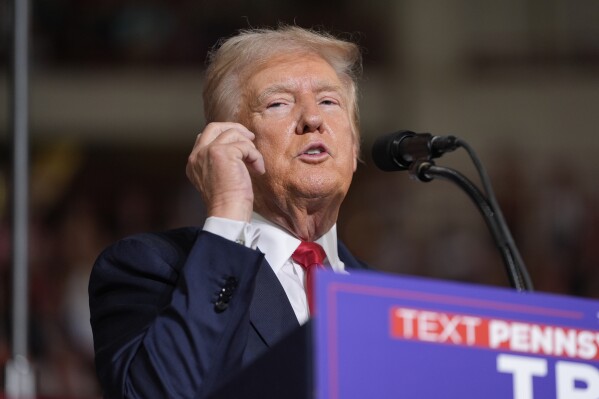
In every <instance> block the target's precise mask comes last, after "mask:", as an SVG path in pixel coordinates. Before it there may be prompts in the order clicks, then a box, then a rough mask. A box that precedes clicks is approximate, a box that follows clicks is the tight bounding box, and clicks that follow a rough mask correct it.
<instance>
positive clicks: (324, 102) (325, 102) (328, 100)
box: [320, 97, 339, 105]
mask: <svg viewBox="0 0 599 399" xmlns="http://www.w3.org/2000/svg"><path fill="white" fill-rule="evenodd" d="M320 104H322V105H339V101H337V100H335V99H334V98H328V97H327V98H323V99H322V100H320Z"/></svg>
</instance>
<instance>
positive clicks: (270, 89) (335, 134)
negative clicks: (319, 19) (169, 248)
mask: <svg viewBox="0 0 599 399" xmlns="http://www.w3.org/2000/svg"><path fill="white" fill-rule="evenodd" d="M243 96H244V97H243V99H242V104H245V107H242V110H241V112H240V119H241V122H242V123H243V124H245V125H246V126H247V127H248V128H249V129H250V130H251V131H253V132H254V133H255V135H256V139H255V145H256V147H257V149H258V150H259V151H260V152H261V153H262V155H263V157H264V163H265V167H266V174H265V175H262V176H255V177H254V194H255V197H256V203H257V204H258V205H259V204H260V203H261V201H266V202H268V201H269V199H274V198H286V199H290V200H294V199H300V198H301V199H313V198H314V199H318V198H324V199H326V198H330V199H331V200H333V199H339V204H340V203H341V200H342V199H343V197H345V194H346V193H347V190H348V189H349V185H350V183H351V179H352V175H353V172H354V171H355V169H356V163H357V153H356V152H357V146H356V142H355V139H354V135H353V133H352V124H351V112H352V110H351V109H350V107H349V103H348V93H347V90H346V88H345V87H344V86H343V84H342V82H341V80H340V79H339V77H338V76H337V74H336V72H335V71H334V70H333V68H332V67H331V66H330V65H329V64H328V63H327V62H326V61H324V60H323V59H322V58H320V57H318V56H316V55H306V54H291V55H286V56H281V57H276V58H273V59H271V60H270V61H268V62H267V63H266V64H265V65H264V66H263V67H262V68H260V69H259V70H258V71H256V72H255V73H253V74H251V75H250V76H249V78H248V79H247V80H246V81H245V84H244V90H243ZM257 210H258V211H259V212H260V209H257Z"/></svg>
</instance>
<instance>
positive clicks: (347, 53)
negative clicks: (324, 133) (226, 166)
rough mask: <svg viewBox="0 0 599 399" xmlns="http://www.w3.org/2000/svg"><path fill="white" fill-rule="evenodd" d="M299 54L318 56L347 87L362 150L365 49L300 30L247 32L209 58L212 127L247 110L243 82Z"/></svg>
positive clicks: (207, 110)
mask: <svg viewBox="0 0 599 399" xmlns="http://www.w3.org/2000/svg"><path fill="white" fill-rule="evenodd" d="M297 52H303V53H309V54H316V55H318V56H319V57H321V58H322V59H323V60H325V61H326V62H328V63H329V65H331V67H332V68H333V69H334V70H335V72H337V75H338V76H339V79H340V80H341V81H342V82H343V83H344V84H345V85H347V89H348V101H349V107H350V109H351V110H352V117H351V123H352V130H353V134H354V136H355V139H356V144H357V145H359V142H360V140H359V129H358V126H359V113H358V101H357V97H358V84H357V80H358V78H359V76H360V75H361V72H362V55H361V53H360V49H359V47H358V46H357V45H356V44H355V43H352V42H349V41H345V40H341V39H337V38H335V37H333V36H332V35H330V34H328V33H323V32H317V31H314V30H310V29H304V28H300V27H298V26H287V25H284V26H280V27H278V28H277V29H248V30H242V31H240V32H239V34H237V35H236V36H233V37H231V38H229V39H226V40H224V41H222V42H221V43H220V44H217V46H216V49H215V50H213V51H212V52H211V53H210V54H209V55H208V63H209V64H208V69H207V71H206V79H205V82H204V93H203V98H204V116H205V118H206V123H210V122H224V121H227V120H236V118H237V117H238V113H239V109H240V107H241V104H240V99H241V95H240V93H241V82H242V81H243V79H244V78H246V77H247V76H248V74H250V73H251V72H252V71H253V70H255V68H259V67H260V66H261V65H263V64H264V63H265V62H266V61H268V60H269V59H270V58H272V57H274V56H279V55H283V54H289V53H297Z"/></svg>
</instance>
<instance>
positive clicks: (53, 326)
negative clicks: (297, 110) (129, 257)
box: [0, 143, 599, 398]
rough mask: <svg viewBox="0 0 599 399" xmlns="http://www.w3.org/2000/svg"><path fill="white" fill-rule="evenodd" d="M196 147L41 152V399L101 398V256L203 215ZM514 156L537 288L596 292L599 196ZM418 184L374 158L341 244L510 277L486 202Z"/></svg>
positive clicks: (4, 333)
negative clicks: (94, 310)
mask: <svg viewBox="0 0 599 399" xmlns="http://www.w3.org/2000/svg"><path fill="white" fill-rule="evenodd" d="M185 152H186V149H170V150H169V149H164V148H163V149H160V150H158V149H146V150H143V149H139V148H135V149H134V148H120V149H116V148H95V149H94V148H83V147H79V146H75V145H72V144H68V143H62V144H55V145H52V146H49V147H42V148H36V149H35V151H34V157H33V159H34V162H33V164H32V182H31V192H32V198H31V225H30V269H31V270H30V287H31V292H30V298H31V299H30V307H31V324H30V349H31V357H32V360H33V364H34V367H35V370H36V376H37V389H38V393H39V394H40V396H41V397H48V398H51V397H61V398H64V397H72V398H94V397H98V396H99V390H98V385H97V382H96V379H95V374H94V366H93V343H92V336H91V330H90V326H89V309H88V297H87V283H88V278H89V273H90V270H91V267H92V265H93V262H94V260H95V258H96V257H97V255H98V254H99V253H100V251H101V250H102V249H103V248H105V247H106V246H107V245H109V244H110V243H111V242H114V241H115V240H118V239H119V238H122V237H124V236H127V235H130V234H134V233H136V232H142V231H151V230H161V229H166V228H171V227H177V226H182V225H194V224H195V225H197V224H201V223H202V220H203V218H204V214H203V207H202V204H201V201H200V198H199V194H197V193H196V192H195V191H194V190H193V188H192V187H191V185H189V184H188V183H187V181H186V179H185V176H184V163H185V159H186V153H185ZM507 165H511V163H502V164H499V165H491V170H492V171H493V173H492V174H493V180H494V183H495V189H496V191H497V195H498V198H499V201H500V203H501V204H502V209H503V211H504V213H505V215H506V218H507V219H508V222H509V224H510V226H511V227H512V232H513V233H514V236H515V238H516V241H517V242H518V244H520V245H519V246H520V249H521V251H522V254H523V257H524V259H525V261H526V262H527V264H528V266H529V269H530V271H531V274H532V277H533V281H534V283H535V285H536V288H537V289H538V290H539V291H545V292H554V293H563V294H570V295H578V296H585V297H599V275H598V274H599V267H597V266H598V265H599V246H598V245H597V244H598V243H599V208H598V207H597V206H594V204H596V203H597V199H596V198H593V195H594V194H593V193H592V192H591V191H589V190H588V189H586V188H585V187H584V186H583V185H582V184H579V183H580V182H578V181H577V180H576V175H575V174H573V173H570V172H569V171H568V170H567V169H563V168H556V169H555V170H551V169H548V170H546V173H545V176H544V177H542V178H539V176H527V175H526V174H523V173H522V172H516V170H513V169H509V168H510V167H509V166H507ZM6 166H7V165H2V168H3V169H2V170H1V171H0V176H1V182H2V186H1V187H0V192H1V195H0V198H2V205H1V208H0V209H1V210H2V212H1V214H0V216H1V217H0V221H1V224H0V256H1V257H0V273H1V279H0V282H1V284H2V286H1V287H0V292H1V293H2V295H1V297H0V315H1V317H0V320H1V321H2V325H0V368H2V369H3V368H4V365H5V363H6V360H7V358H8V357H9V344H8V342H9V335H10V325H9V322H8V321H9V317H8V315H9V312H10V309H9V304H10V297H9V293H10V286H9V282H10V278H9V277H10V258H9V254H10V229H9V225H10V220H9V215H10V214H11V213H10V211H9V208H8V206H9V200H10V198H9V193H10V189H9V186H10V185H9V183H8V182H9V180H10V179H9V176H8V175H7V173H8V168H7V167H6ZM535 181H536V183H533V182H535ZM417 184H418V183H416V182H413V181H410V180H409V179H408V178H407V177H406V176H405V175H403V174H400V175H397V174H387V173H384V172H378V171H375V170H374V168H373V167H372V166H371V163H370V162H369V161H366V163H365V164H363V165H361V166H360V167H359V170H358V172H357V173H356V176H355V180H354V184H353V187H352V190H350V195H349V196H348V198H347V201H346V203H345V204H344V207H343V209H342V216H341V219H340V221H339V231H340V234H341V236H342V238H343V239H344V241H346V243H347V244H348V245H349V246H350V247H351V248H352V250H354V252H355V253H356V254H357V255H358V256H360V257H361V258H362V259H363V260H365V261H367V262H368V263H369V264H371V265H372V266H373V267H375V268H376V269H379V270H381V271H384V272H391V273H400V274H406V275H419V276H429V277H432V278H437V279H451V280H457V281H465V282H474V283H479V284H491V285H499V286H507V285H508V284H507V280H506V277H505V273H504V272H503V269H502V264H501V260H500V257H499V255H498V253H497V251H496V249H495V248H494V247H493V244H492V242H491V240H490V238H489V237H490V236H489V235H488V233H486V232H485V231H484V230H485V229H486V228H485V227H484V225H483V224H482V222H480V221H479V220H478V219H480V218H479V217H478V215H477V214H476V210H475V208H474V207H473V206H471V205H470V204H468V203H467V202H464V203H463V204H460V202H459V201H458V205H457V206H458V208H457V209H453V210H451V211H450V212H447V209H445V211H444V212H438V213H437V214H435V213H434V212H433V213H432V214H431V212H427V210H426V205H425V204H424V203H423V201H426V202H428V203H429V204H431V207H439V208H441V209H443V208H444V207H448V208H449V209H451V208H453V205H451V204H448V203H447V202H448V201H449V202H452V201H454V200H453V199H451V198H452V195H453V193H454V192H457V189H456V188H454V187H449V186H447V185H446V186H433V185H430V186H424V185H423V186H420V185H417ZM439 187H440V188H439ZM464 197H465V196H464ZM418 204H420V208H419V207H418V206H419V205H418ZM423 207H424V208H423ZM446 214H450V215H453V217H451V218H446V217H444V215H446ZM464 220H466V222H463V221H464Z"/></svg>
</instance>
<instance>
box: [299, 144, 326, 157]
mask: <svg viewBox="0 0 599 399" xmlns="http://www.w3.org/2000/svg"><path fill="white" fill-rule="evenodd" d="M328 152H329V151H328V149H327V148H326V146H325V145H324V144H322V143H312V144H309V145H308V146H306V147H304V149H303V150H302V151H301V152H300V155H307V156H317V155H321V154H327V153H328Z"/></svg>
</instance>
